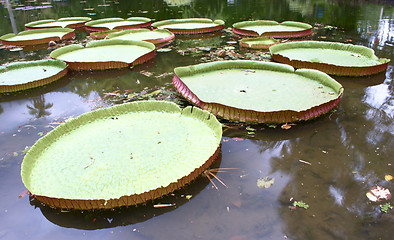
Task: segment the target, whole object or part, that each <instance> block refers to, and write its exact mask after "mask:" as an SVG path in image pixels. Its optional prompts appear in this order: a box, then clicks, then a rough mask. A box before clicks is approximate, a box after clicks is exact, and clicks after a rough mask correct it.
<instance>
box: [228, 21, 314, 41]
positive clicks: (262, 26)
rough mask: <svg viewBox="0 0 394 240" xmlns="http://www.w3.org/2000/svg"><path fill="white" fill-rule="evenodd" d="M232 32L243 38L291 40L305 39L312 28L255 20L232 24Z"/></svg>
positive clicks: (305, 25)
mask: <svg viewBox="0 0 394 240" xmlns="http://www.w3.org/2000/svg"><path fill="white" fill-rule="evenodd" d="M233 32H234V33H236V34H239V35H243V36H254V37H259V36H260V37H275V38H291V37H305V36H309V35H311V34H312V26H311V25H309V24H307V23H302V22H294V21H285V22H282V23H278V22H276V21H268V20H256V21H244V22H238V23H234V24H233Z"/></svg>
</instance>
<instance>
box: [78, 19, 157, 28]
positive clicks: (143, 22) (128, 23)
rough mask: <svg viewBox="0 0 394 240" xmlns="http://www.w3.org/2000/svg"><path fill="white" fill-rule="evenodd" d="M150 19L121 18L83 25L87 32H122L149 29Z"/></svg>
mask: <svg viewBox="0 0 394 240" xmlns="http://www.w3.org/2000/svg"><path fill="white" fill-rule="evenodd" d="M150 25H151V19H150V18H145V17H130V18H127V19H123V18H103V19H99V20H94V21H90V22H88V23H86V24H85V26H86V30H88V31H108V30H113V29H117V30H124V29H134V28H143V27H150Z"/></svg>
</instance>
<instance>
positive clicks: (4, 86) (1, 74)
mask: <svg viewBox="0 0 394 240" xmlns="http://www.w3.org/2000/svg"><path fill="white" fill-rule="evenodd" d="M66 73H67V64H66V63H65V62H63V61H60V60H40V61H30V62H17V63H12V64H9V65H7V66H1V67H0V93H5V92H16V91H21V90H26V89H30V88H35V87H39V86H43V85H45V84H48V83H51V82H53V81H56V80H58V79H60V78H61V77H63V76H64V75H66Z"/></svg>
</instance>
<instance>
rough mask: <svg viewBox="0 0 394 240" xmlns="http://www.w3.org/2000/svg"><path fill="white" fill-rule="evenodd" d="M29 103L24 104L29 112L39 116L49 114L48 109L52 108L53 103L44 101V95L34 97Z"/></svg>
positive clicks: (36, 116)
mask: <svg viewBox="0 0 394 240" xmlns="http://www.w3.org/2000/svg"><path fill="white" fill-rule="evenodd" d="M31 103H32V104H31V105H26V107H27V108H28V109H29V114H30V115H32V116H33V117H35V118H41V117H45V116H49V115H50V114H51V113H50V112H49V111H48V110H49V109H50V108H52V106H53V103H46V102H45V97H44V95H41V96H39V97H34V98H33V99H32V100H31Z"/></svg>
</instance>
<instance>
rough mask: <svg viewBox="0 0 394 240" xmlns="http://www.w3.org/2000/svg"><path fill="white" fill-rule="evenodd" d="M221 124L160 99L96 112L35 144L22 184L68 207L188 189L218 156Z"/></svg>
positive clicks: (110, 204) (129, 201)
mask: <svg viewBox="0 0 394 240" xmlns="http://www.w3.org/2000/svg"><path fill="white" fill-rule="evenodd" d="M221 136H222V129H221V124H220V123H219V122H218V121H217V120H216V118H215V117H214V116H213V115H212V114H210V113H209V112H207V111H203V110H201V109H198V108H192V107H187V108H185V109H184V110H181V109H180V108H179V107H178V106H177V105H176V104H174V103H170V102H159V101H141V102H133V103H128V104H122V105H118V106H114V107H110V108H106V109H100V110H96V111H93V112H90V113H86V114H83V115H81V116H80V117H77V118H75V119H73V120H71V121H69V122H67V123H65V124H63V125H60V126H59V127H57V128H56V129H54V130H53V131H51V132H50V133H49V134H47V135H46V136H44V137H43V138H41V139H40V140H38V141H37V142H36V143H35V144H34V145H33V147H32V148H31V149H30V150H29V152H28V153H27V155H26V156H25V158H24V160H23V163H22V171H21V174H22V180H23V182H24V184H25V186H26V188H27V189H28V190H29V191H30V192H31V194H32V195H34V196H35V197H36V198H37V199H38V200H40V201H42V202H44V203H46V204H48V205H49V206H53V207H59V208H67V209H70V208H72V209H101V208H114V207H119V206H130V205H135V204H138V203H144V202H146V201H148V200H150V199H155V198H158V197H161V196H163V195H165V194H168V193H171V192H173V191H174V190H176V189H178V188H180V187H182V186H184V185H185V184H188V183H189V182H190V181H192V180H193V179H195V178H196V177H197V176H198V175H199V174H201V173H202V171H204V170H205V169H206V168H207V167H208V166H209V165H210V164H211V163H212V162H213V161H214V160H215V159H216V158H217V155H218V152H219V145H220V140H221Z"/></svg>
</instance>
